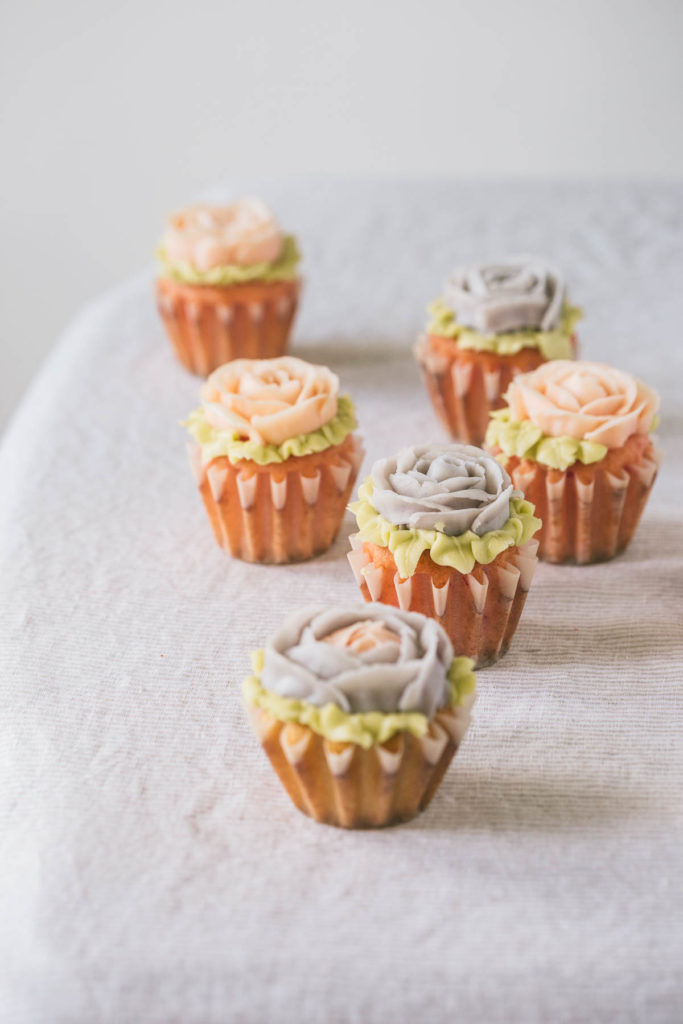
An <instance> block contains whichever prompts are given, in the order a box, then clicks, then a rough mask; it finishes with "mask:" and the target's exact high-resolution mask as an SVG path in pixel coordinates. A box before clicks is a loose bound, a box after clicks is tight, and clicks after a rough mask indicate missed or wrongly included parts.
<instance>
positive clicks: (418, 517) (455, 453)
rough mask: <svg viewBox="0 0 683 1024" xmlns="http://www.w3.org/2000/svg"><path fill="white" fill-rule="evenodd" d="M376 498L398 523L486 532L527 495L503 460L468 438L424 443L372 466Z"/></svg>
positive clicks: (409, 526) (376, 505) (503, 520)
mask: <svg viewBox="0 0 683 1024" xmlns="http://www.w3.org/2000/svg"><path fill="white" fill-rule="evenodd" d="M370 476H371V478H372V482H373V485H374V490H373V495H372V504H373V506H374V508H376V509H377V511H378V512H380V513H381V514H382V515H383V516H384V518H385V519H388V520H389V522H390V523H394V525H395V526H402V527H404V528H406V529H411V530H439V531H440V532H441V533H445V534H448V536H449V537H456V536H458V535H459V534H461V533H465V532H466V531H467V530H472V531H473V532H474V533H476V534H477V536H479V537H481V536H482V535H483V534H484V533H488V531H489V530H500V529H501V528H502V527H503V526H504V525H505V523H506V522H507V521H508V519H509V518H510V498H512V497H521V495H520V492H519V491H514V490H513V488H512V481H511V480H510V477H509V476H508V475H507V473H506V472H505V470H504V469H503V467H502V466H501V465H500V463H499V462H496V460H495V459H494V458H493V456H492V455H488V454H487V453H486V452H484V451H482V449H481V448H474V447H472V446H471V445H466V444H422V445H415V446H414V447H411V448H402V449H401V451H400V452H398V453H397V454H396V455H393V456H392V457H391V458H388V459H380V460H379V461H378V462H376V463H375V464H374V466H373V467H372V470H371V472H370Z"/></svg>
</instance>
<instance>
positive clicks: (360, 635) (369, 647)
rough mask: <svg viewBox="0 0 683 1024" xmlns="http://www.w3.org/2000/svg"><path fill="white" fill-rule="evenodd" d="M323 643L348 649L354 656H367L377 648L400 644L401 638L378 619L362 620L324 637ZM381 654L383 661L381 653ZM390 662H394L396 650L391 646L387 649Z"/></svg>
mask: <svg viewBox="0 0 683 1024" xmlns="http://www.w3.org/2000/svg"><path fill="white" fill-rule="evenodd" d="M323 643H326V644H332V646H333V647H348V648H349V649H350V650H351V651H353V653H354V654H365V653H367V652H368V651H373V650H375V648H377V647H380V648H381V647H383V646H385V645H386V644H389V645H391V644H400V643H401V638H400V636H399V635H398V633H395V632H394V631H393V629H389V628H388V627H387V626H385V625H384V623H383V622H380V621H378V620H376V619H361V620H360V621H358V622H352V623H351V625H350V626H344V627H343V629H335V631H334V632H333V633H330V634H329V635H328V636H325V637H323ZM378 653H379V654H380V660H381V653H382V652H381V651H380V652H378ZM386 653H387V658H388V660H389V661H393V660H394V657H395V655H394V650H393V649H392V647H391V646H389V647H387V648H386Z"/></svg>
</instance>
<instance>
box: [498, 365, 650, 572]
mask: <svg viewBox="0 0 683 1024" xmlns="http://www.w3.org/2000/svg"><path fill="white" fill-rule="evenodd" d="M506 398H507V403H508V404H507V408H504V409H501V410H499V411H498V412H494V413H493V417H492V419H491V423H490V425H489V428H488V431H487V434H486V443H487V446H489V447H490V448H491V450H492V451H493V452H494V453H496V454H497V458H498V461H499V462H500V463H501V465H503V466H504V467H505V469H506V470H507V472H508V473H509V474H510V476H511V478H512V480H513V482H514V484H515V486H516V487H519V488H520V489H521V490H523V491H524V493H525V495H526V496H527V497H528V498H529V500H530V501H533V503H534V505H535V506H536V509H537V511H538V514H539V515H540V517H541V519H542V521H543V526H542V528H541V531H540V534H539V542H540V547H539V556H540V557H541V558H545V559H546V560H547V561H549V562H578V563H579V564H586V563H588V562H600V561H603V560H605V559H607V558H613V557H614V555H616V554H618V553H619V552H620V551H623V550H624V548H625V547H626V546H627V545H628V544H629V542H630V540H631V537H632V536H633V534H634V531H635V529H636V526H637V525H638V520H639V519H640V516H641V513H642V511H643V508H644V507H645V502H646V501H647V498H648V495H649V493H650V490H651V489H652V485H653V483H654V480H655V477H656V475H657V469H658V466H659V455H658V452H657V449H656V448H655V445H654V443H653V441H652V439H651V438H650V431H652V430H653V429H654V428H655V426H656V421H657V415H656V414H657V408H658V405H659V399H658V397H657V395H656V394H655V392H654V391H652V390H651V389H650V388H648V387H647V386H646V385H645V384H642V383H641V382H640V381H639V380H636V379H635V377H632V376H631V375H630V374H629V373H624V372H623V371H621V370H615V369H613V368H612V367H610V366H605V365H603V364H602V363H586V362H568V361H566V360H558V361H556V362H551V363H545V364H544V365H543V366H539V367H538V369H536V370H534V371H533V372H532V373H525V374H521V375H520V376H519V377H516V378H515V380H514V381H512V383H511V384H510V386H509V388H508V391H507V395H506Z"/></svg>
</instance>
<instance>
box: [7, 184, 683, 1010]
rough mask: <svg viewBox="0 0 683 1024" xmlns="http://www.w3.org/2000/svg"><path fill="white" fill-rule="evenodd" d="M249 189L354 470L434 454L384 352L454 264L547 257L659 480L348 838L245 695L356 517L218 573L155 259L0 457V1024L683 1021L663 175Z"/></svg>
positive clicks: (680, 655)
mask: <svg viewBox="0 0 683 1024" xmlns="http://www.w3.org/2000/svg"><path fill="white" fill-rule="evenodd" d="M235 191H236V192H238V190H235ZM254 191H255V189H254V187H253V183H251V186H250V188H249V192H254ZM238 194H239V192H238ZM262 194H263V195H264V197H265V198H266V199H267V200H268V201H269V202H270V203H271V204H272V205H273V207H274V208H275V209H276V210H277V211H278V214H279V215H280V217H281V220H282V222H283V223H284V224H285V225H286V226H287V227H292V228H295V229H296V230H297V231H298V233H299V235H300V240H301V244H302V248H303V250H304V253H305V256H306V263H305V274H306V278H307V284H306V289H305V291H304V296H303V300H302V315H301V318H300V320H299V322H298V325H297V332H296V344H295V347H294V351H295V353H296V354H297V355H300V356H303V357H304V358H309V359H312V360H314V361H320V362H324V363H328V364H330V365H331V366H332V367H333V368H334V369H335V370H336V371H337V372H338V373H339V374H340V376H341V378H342V384H343V386H344V387H345V388H347V389H348V390H349V391H350V392H351V394H352V395H353V397H354V398H355V400H356V403H357V411H358V418H359V421H360V431H361V433H362V434H363V436H364V438H365V441H366V447H367V450H368V456H367V459H366V463H365V469H366V470H367V467H368V466H369V464H370V462H371V461H372V460H373V459H374V458H377V457H379V456H380V455H386V454H389V453H390V452H392V451H394V450H395V449H396V448H397V447H398V446H400V445H402V444H410V443H417V442H422V441H426V440H432V439H435V440H437V439H439V438H441V437H442V436H443V435H442V434H441V431H440V429H439V427H438V426H437V423H436V420H435V417H434V415H433V412H432V410H431V407H430V405H429V403H428V400H427V397H426V394H425V392H424V390H423V387H422V385H421V383H420V381H419V379H418V374H417V370H416V367H415V365H414V362H413V360H412V357H411V356H410V351H409V350H410V345H411V342H412V340H413V337H414V334H415V332H416V331H417V330H419V328H420V327H421V326H422V323H423V315H424V307H425V304H426V302H427V301H428V300H430V299H431V298H433V297H434V296H435V294H436V293H437V291H438V289H439V286H440V284H441V282H442V281H443V280H444V279H445V277H446V276H447V273H448V271H449V269H450V268H451V267H452V266H453V265H456V264H459V263H462V262H463V261H467V260H469V259H472V258H476V259H487V258H496V257H498V256H499V255H500V254H505V253H509V252H512V253H515V252H520V251H524V252H538V253H539V254H541V255H542V256H544V257H547V258H548V259H550V260H552V261H553V263H555V264H556V265H558V266H559V267H561V268H562V269H563V270H564V271H565V272H566V276H567V280H568V281H569V284H570V294H571V297H572V299H573V300H574V301H576V302H578V303H580V304H581V305H583V306H584V308H585V310H586V319H585V321H584V322H583V323H582V324H581V325H580V336H581V342H582V346H583V353H584V355H585V356H586V357H587V358H591V359H601V360H605V361H607V362H613V363H614V364H616V365H618V366H620V367H622V368H624V369H627V370H630V371H633V372H635V373H637V374H639V375H641V376H642V377H643V378H644V379H645V380H646V381H648V382H649V383H651V384H652V385H654V386H655V387H657V388H658V389H659V390H660V392H661V395H662V400H663V409H662V423H661V428H660V432H659V433H660V437H661V441H662V446H663V448H664V450H665V461H664V464H663V468H662V470H661V473H660V477H659V479H658V480H657V482H656V484H655V488H654V491H653V494H652V497H651V499H650V503H649V505H648V507H647V509H646V513H645V517H644V520H643V522H642V523H641V526H640V529H639V531H638V533H637V534H636V537H635V540H634V542H633V544H632V546H631V547H630V549H629V550H628V552H627V553H626V554H624V555H622V556H621V557H619V558H618V559H616V560H615V561H613V562H611V563H608V564H604V565H598V566H592V567H587V568H564V567H554V566H550V565H542V566H540V567H539V570H538V572H537V576H536V578H535V580H534V583H533V586H532V589H531V591H530V594H529V598H528V601H527V605H526V609H525V611H524V615H523V617H522V620H521V624H520V627H519V630H518V633H517V636H516V638H515V641H514V643H513V646H512V648H511V651H510V653H509V654H508V655H507V656H506V657H505V658H504V659H503V660H502V661H501V662H500V663H499V664H498V665H497V666H495V667H493V668H490V669H487V670H485V671H482V672H480V673H479V699H478V703H477V704H476V705H475V709H474V721H473V725H472V728H471V730H470V732H469V734H468V736H467V737H466V739H465V742H464V744H463V746H462V748H461V750H460V752H459V753H458V755H457V757H456V759H455V761H454V763H453V766H452V767H451V769H450V771H449V773H448V775H447V776H446V778H445V780H444V782H443V785H442V787H441V789H440V791H439V793H438V794H437V796H436V798H435V800H434V802H433V804H432V805H431V807H430V808H429V809H428V811H427V812H426V813H425V814H423V815H422V816H421V817H420V818H418V819H416V820H415V821H413V822H411V823H409V824H407V825H403V826H400V827H398V828H393V829H388V830H386V831H380V832H366V833H345V832H343V831H338V830H335V829H331V828H327V827H325V826H320V825H316V824H314V823H313V822H311V821H309V820H308V819H307V818H305V817H303V816H302V815H300V814H299V813H298V812H297V811H296V810H295V809H294V808H293V807H292V805H291V804H290V803H289V800H288V799H287V797H286V796H285V794H284V792H283V791H282V790H281V788H280V785H279V783H278V781H277V779H276V778H275V776H274V775H273V773H272V771H271V769H270V766H269V765H268V763H267V761H266V758H265V756H264V755H263V753H262V752H261V750H260V748H259V747H258V745H257V742H256V740H255V739H254V737H253V736H252V734H251V733H250V731H249V728H248V725H247V722H246V719H245V716H244V713H243V711H242V708H241V703H240V691H239V684H240V681H241V679H242V677H243V676H244V675H245V673H247V671H248V669H249V658H248V653H249V651H250V649H251V648H253V647H255V646H258V645H259V644H261V643H262V642H263V640H264V638H265V637H266V636H267V635H268V634H269V633H270V632H271V631H272V630H273V629H274V628H275V627H276V626H277V625H278V624H279V623H280V622H281V620H282V617H283V616H284V615H285V614H286V613H287V612H288V611H289V610H290V609H291V608H292V607H295V606H298V605H302V604H304V603H311V602H328V601H329V602H332V601H336V600H339V601H343V602H345V603H346V602H347V601H348V600H349V599H351V598H353V597H354V596H355V595H356V593H357V592H356V589H355V584H354V581H353V577H352V574H351V571H350V569H349V567H348V564H347V562H346V558H345V552H346V549H347V543H348V542H347V536H348V533H349V532H350V530H351V527H352V520H351V517H350V516H348V517H347V522H346V524H345V527H344V529H343V531H342V535H341V536H340V537H339V539H338V541H337V543H336V544H335V545H334V547H333V549H332V550H331V551H330V552H329V553H328V554H326V555H325V556H323V557H322V558H319V559H317V560H315V561H313V562H311V563H308V564H302V565H296V566H292V567H277V566H274V567H262V566H252V565H246V564H241V563H238V562H234V561H231V560H230V558H229V557H228V556H227V555H225V554H224V553H222V552H221V551H220V550H219V549H218V547H217V546H216V545H215V542H214V540H213V537H212V535H211V533H210V529H209V526H208V523H207V521H206V518H205V515H204V511H203V508H202V506H201V503H200V500H199V497H198V494H197V491H196V488H195V484H194V480H193V478H192V475H191V473H190V470H189V468H188V465H187V460H186V454H185V450H184V441H185V436H184V431H183V429H182V428H181V427H180V426H179V423H178V421H179V420H180V419H181V418H182V417H183V416H184V415H185V414H186V413H187V412H188V411H189V410H190V409H192V408H193V406H194V405H195V404H196V400H197V393H198V382H197V380H196V379H194V378H192V377H191V376H189V375H188V374H187V373H186V372H185V370H183V369H182V367H181V366H179V365H178V364H176V363H175V362H174V360H173V358H172V355H171V350H170V346H169V344H168V342H167V341H166V339H165V337H164V335H163V332H162V329H161V326H160V324H159V322H158V319H157V314H156V311H155V308H154V301H153V289H152V277H151V273H150V274H147V275H145V276H143V277H141V278H139V279H137V280H135V281H133V282H132V283H130V284H129V285H127V286H125V287H123V288H121V289H120V290H118V291H117V292H115V293H113V294H111V295H110V296H108V297H106V298H104V299H103V300H102V301H100V302H98V303H96V304H94V305H92V306H90V307H89V308H88V309H86V310H85V311H84V312H83V313H82V314H81V315H80V316H79V318H78V319H77V321H76V322H75V323H74V325H73V327H72V328H71V330H70V331H69V332H68V333H67V335H66V336H65V337H64V338H63V340H62V342H61V344H60V345H59V346H58V347H57V349H56V350H55V352H54V354H53V356H52V357H51V359H50V360H49V361H48V363H47V365H46V366H45V368H44V369H43V371H42V373H41V375H40V376H39V378H38V379H37V381H36V382H35V384H34V386H33V388H32V390H31V391H30V393H29V395H28V396H27V398H26V400H25V402H24V404H23V406H22V408H21V410H20V411H19V413H18V415H17V416H16V417H15V419H14V421H13V423H12V426H11V428H10V430H9V431H8V433H7V435H6V437H5V439H4V444H3V447H2V450H1V454H0V480H2V508H1V514H2V533H1V537H0V601H1V605H0V614H1V621H2V629H1V631H0V708H1V711H0V1020H2V1021H3V1024H42V1022H49V1024H53V1022H54V1024H57V1022H59V1024H66V1022H68V1024H105V1022H106V1024H127V1022H145V1024H175V1022H178V1024H225V1022H233V1021H234V1022H248V1024H251V1022H254V1024H285V1022H291V1021H297V1022H298V1024H309V1022H311V1024H312V1022H318V1021H327V1022H338V1021H339V1022H342V1021H343V1022H350V1024H375V1022H377V1024H385V1022H387V1021H391V1022H393V1024H403V1022H405V1024H408V1022H411V1024H412V1022H416V1021H419V1022H420V1024H432V1022H441V1021H451V1020H458V1021H463V1022H470V1021H471V1022H480V1021H485V1022H487V1024H511V1022H512V1024H529V1022H534V1021H544V1022H545V1021H547V1022H552V1024H557V1022H578V1021H590V1022H602V1021H604V1022H607V1021H610V1022H611V1021H617V1020H618V1021H643V1022H644V1021H647V1022H648V1024H658V1022H670V1021H675V1020H680V1019H681V1016H682V1014H683V982H682V978H681V950H682V948H683V888H682V886H681V868H682V866H683V864H682V854H681V849H682V848H683V847H682V842H683V820H682V815H681V784H682V782H683V749H682V744H681V710H682V708H683V583H682V581H683V537H682V531H681V525H680V521H681V507H682V506H683V486H682V483H681V481H682V478H683V440H682V436H683V403H682V402H681V384H682V382H683V373H682V369H683V346H682V345H681V342H680V332H681V323H682V322H683V308H682V304H681V280H683V188H680V187H678V186H673V185H671V186H668V185H659V186H625V185H624V186H607V185H604V186H599V187H598V186H588V185H585V186H560V185H558V186H541V185H517V186H505V185H493V184H491V185H487V186H475V185H465V184H463V185H453V184H448V183H445V182H431V183H430V182H422V183H415V184H405V183H400V182H393V183H392V182H374V183H372V182H371V183H368V182H346V183H344V182H335V181H330V180H327V181H312V182H311V181H309V182H305V183H299V184H297V183H289V184H287V183H280V184H277V183H271V185H270V187H269V188H267V189H266V188H265V187H264V188H263V189H262ZM153 241H154V240H153V239H151V240H150V248H151V247H152V244H153Z"/></svg>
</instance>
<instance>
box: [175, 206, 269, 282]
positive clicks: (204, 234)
mask: <svg viewBox="0 0 683 1024" xmlns="http://www.w3.org/2000/svg"><path fill="white" fill-rule="evenodd" d="M283 244H284V236H283V234H282V230H281V229H280V226H279V225H278V223H277V221H276V220H275V218H274V217H273V215H272V213H271V212H270V210H269V209H268V207H267V206H265V205H264V204H263V203H262V202H260V201H259V200H258V199H239V200H238V201H237V202H235V203H232V204H231V205H230V206H209V205H207V204H198V205H196V206H188V207H186V208H185V209H183V210H179V211H178V212H177V213H174V214H171V216H170V217H169V219H168V226H167V228H166V232H165V234H164V238H163V248H164V251H165V254H166V257H167V259H169V260H170V261H171V262H172V263H189V264H191V265H192V266H193V267H195V269H196V270H201V271H206V270H210V269H211V268H212V267H223V266H238V267H249V266H253V265H254V264H256V263H273V262H274V261H275V260H277V259H278V257H279V256H280V254H281V253H282V247H283Z"/></svg>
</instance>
